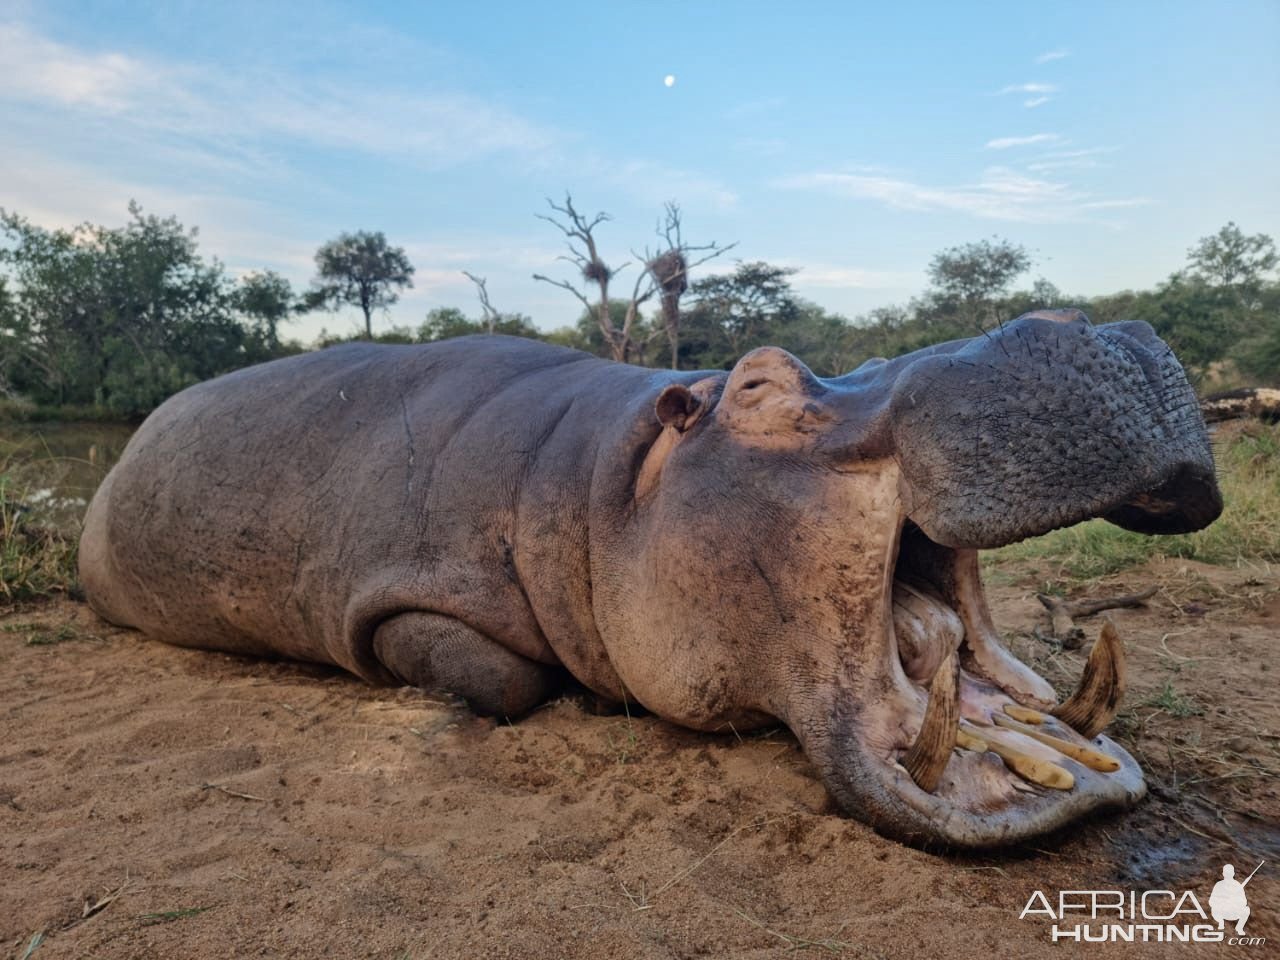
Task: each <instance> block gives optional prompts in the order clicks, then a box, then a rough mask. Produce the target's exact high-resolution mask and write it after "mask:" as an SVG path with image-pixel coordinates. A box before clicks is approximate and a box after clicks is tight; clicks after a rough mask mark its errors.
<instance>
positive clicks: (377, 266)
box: [0, 204, 1280, 417]
mask: <svg viewBox="0 0 1280 960" xmlns="http://www.w3.org/2000/svg"><path fill="white" fill-rule="evenodd" d="M569 209H571V210H572V207H571V206H570V207H569ZM677 226H678V220H677ZM688 249H694V248H684V249H683V250H682V249H681V248H679V247H674V248H672V250H674V252H675V254H683V253H684V251H685V250H688ZM723 249H728V248H723ZM673 256H674V254H673V253H672V252H671V251H670V250H669V251H668V252H666V253H664V254H662V255H660V256H655V257H654V258H653V259H652V260H650V261H649V263H648V264H646V265H645V267H644V269H647V270H649V271H650V272H651V273H652V276H653V280H654V282H653V284H652V291H653V293H654V294H657V296H655V297H654V300H653V304H654V305H653V306H652V307H650V306H649V302H648V301H647V299H643V298H637V297H635V296H633V297H632V298H631V299H630V300H626V299H615V298H613V297H609V296H608V288H607V284H606V285H600V284H598V279H599V276H600V271H601V270H604V269H607V268H604V267H603V264H602V263H599V262H596V261H593V262H591V263H589V264H588V267H587V269H586V270H584V271H583V275H584V277H585V278H586V280H588V281H595V282H596V283H597V287H598V289H600V290H601V292H602V293H603V294H604V296H603V298H602V299H601V300H600V303H599V304H592V303H590V302H588V300H587V299H586V298H584V297H583V296H582V295H581V294H576V291H571V292H575V295H577V297H578V300H580V301H582V302H581V303H578V304H576V309H575V313H576V314H577V319H576V322H574V323H572V324H570V325H567V326H564V327H561V328H559V329H555V330H551V331H541V330H538V329H537V328H536V327H535V326H534V325H533V322H532V321H531V320H530V318H529V317H528V316H526V315H524V314H521V313H518V312H501V311H499V310H496V309H495V308H494V307H493V306H492V305H491V304H490V303H489V300H488V296H487V293H486V292H485V289H484V285H483V280H481V279H480V278H476V277H472V279H473V280H476V281H477V286H478V292H479V294H480V306H481V308H482V309H481V310H480V311H479V312H478V314H475V315H472V314H468V313H467V312H466V311H465V310H464V309H462V308H460V307H457V306H449V307H439V308H436V309H433V310H431V311H430V312H428V313H427V314H426V315H425V316H424V317H423V320H422V322H421V323H420V324H418V325H417V326H393V327H391V328H389V329H387V330H384V331H381V332H376V333H375V332H374V331H373V330H372V323H371V316H372V314H373V312H374V311H375V310H381V309H385V307H387V306H389V305H390V304H391V303H394V302H395V300H396V298H397V295H398V292H399V291H400V290H402V289H403V288H404V287H407V286H412V275H413V265H412V264H410V263H409V262H408V258H407V257H406V256H405V255H404V251H403V250H401V249H400V248H396V247H391V246H390V245H388V244H387V242H386V238H385V237H383V236H382V234H376V233H356V234H343V235H342V236H341V237H339V238H338V239H337V240H335V241H332V242H330V243H328V244H325V245H323V246H322V247H320V249H319V250H318V251H317V255H316V263H317V275H316V279H315V280H314V281H313V283H312V285H311V287H310V288H308V289H306V290H303V291H295V290H294V289H293V288H292V286H291V285H290V283H289V282H288V280H286V279H285V278H284V277H282V276H281V275H279V274H278V273H275V272H273V271H271V270H261V271H258V272H254V273H248V274H245V275H244V276H242V277H240V278H239V279H236V278H234V277H232V276H231V275H230V274H229V273H228V272H227V270H226V268H225V267H224V266H223V265H222V264H221V263H220V262H219V261H218V260H216V259H206V258H204V257H203V256H202V255H201V254H200V252H199V249H198V244H197V231H196V230H195V229H189V228H187V227H185V226H183V225H182V224H181V223H179V222H178V220H177V219H176V218H173V217H166V218H161V217H157V216H154V215H149V214H145V213H144V212H143V211H142V210H141V208H139V207H138V206H137V205H136V204H130V206H129V219H128V221H127V222H126V223H125V225H124V226H121V227H106V226H99V225H94V224H84V225H82V226H80V227H77V228H75V229H72V230H57V229H55V230H50V229H46V228H43V227H39V226H36V225H34V224H32V223H31V222H30V221H29V220H27V219H26V218H24V217H22V216H21V215H20V214H18V213H15V212H12V211H5V210H0V400H7V401H10V402H11V406H12V405H14V404H16V405H19V406H21V405H28V406H35V407H38V408H51V407H76V408H80V409H82V410H85V409H92V410H94V411H98V412H101V413H105V414H109V415H116V416H120V417H136V416H140V415H143V414H145V413H147V412H149V411H150V410H152V409H154V408H155V407H156V406H157V405H159V404H160V403H161V402H162V401H163V400H164V399H165V398H166V397H168V396H170V395H171V394H173V393H175V392H177V391H179V390H182V389H184V388H185V387H188V386H190V385H192V384H194V383H197V382H199V381H201V380H204V379H208V378H210V377H214V376H218V375H220V374H223V373H227V372H229V371H231V370H235V369H237V368H240V367H244V366H247V365H250V364H253V363H259V362H262V361H264V360H270V359H274V358H277V357H281V356H286V355H289V354H292V353H299V352H302V351H304V350H307V349H315V348H318V347H325V346H330V345H332V344H335V343H339V342H344V341H346V340H353V339H371V340H373V341H375V342H380V343H425V342H431V341H435V340H443V339H448V338H450V337H457V336H466V335H472V334H489V333H497V334H507V335H512V336H520V337H528V338H531V339H537V340H543V341H546V342H550V343H555V344H560V345H562V346H567V347H574V348H577V349H580V350H585V351H587V352H589V353H593V354H596V355H598V356H603V357H610V356H613V357H617V356H619V355H621V354H620V353H619V349H618V342H617V337H618V333H619V332H620V331H622V330H624V329H625V331H626V336H627V344H626V353H625V355H626V357H627V358H628V360H629V361H630V362H633V363H639V364H641V365H646V366H654V367H678V368H680V369H686V370H696V369H727V368H728V367H730V366H732V365H733V363H734V362H735V361H736V360H737V359H738V358H739V357H740V356H742V354H743V353H745V352H747V351H748V350H751V349H753V348H755V347H758V346H763V345H766V344H770V345H774V346H779V347H782V348H784V349H786V350H789V351H790V352H792V353H794V354H795V355H796V356H798V357H799V358H800V359H801V360H803V361H804V362H805V363H807V364H808V365H809V366H810V368H811V369H812V370H813V371H814V372H815V373H817V374H818V375H820V376H830V375H834V374H838V373H844V372H847V371H849V370H851V369H853V368H855V367H857V366H858V365H859V364H861V363H863V362H864V361H866V360H868V359H870V358H872V357H877V356H880V357H894V356H898V355H900V354H903V353H908V352H910V351H912V350H916V349H919V348H921V347H925V346H928V345H930V344H933V343H939V342H942V341H946V340H953V339H957V338H961V337H970V336H974V335H977V334H979V333H981V332H982V331H984V330H988V329H990V328H992V327H994V326H996V325H998V324H1000V323H1002V322H1004V321H1007V320H1010V319H1012V318H1014V317H1016V316H1018V315H1019V314H1021V313H1025V312H1027V311H1028V310H1032V309H1037V308H1044V307H1068V306H1070V307H1079V308H1081V309H1083V310H1084V311H1085V312H1086V313H1088V314H1089V316H1090V319H1092V320H1093V321H1094V322H1095V323H1109V322H1112V321H1117V320H1145V321H1146V322H1148V323H1150V324H1151V325H1152V326H1153V327H1154V328H1155V330H1156V332H1157V333H1158V334H1159V335H1160V336H1161V337H1162V338H1164V339H1165V340H1166V341H1167V342H1168V343H1169V344H1170V346H1172V347H1173V349H1174V351H1175V352H1176V353H1177V355H1178V357H1179V359H1180V360H1181V361H1182V363H1183V365H1184V367H1186V369H1187V371H1188V373H1189V374H1190V376H1191V377H1192V379H1193V381H1195V382H1196V384H1197V385H1198V386H1199V387H1200V388H1201V389H1202V390H1212V389H1225V388H1230V387H1236V386H1246V385H1251V386H1280V279H1278V278H1277V275H1276V267H1277V254H1276V249H1275V244H1274V242H1273V240H1272V238H1271V237H1269V236H1266V235H1264V234H1254V235H1247V234H1245V233H1243V232H1242V231H1241V230H1240V229H1239V228H1238V227H1237V226H1236V225H1235V224H1234V223H1228V224H1227V225H1226V226H1224V227H1223V228H1222V229H1221V230H1219V231H1218V232H1217V233H1215V234H1213V235H1211V236H1208V237H1204V238H1201V239H1200V240H1198V241H1196V242H1195V243H1194V244H1193V245H1192V246H1191V247H1190V248H1189V250H1188V254H1187V260H1186V263H1185V264H1183V265H1181V266H1180V267H1179V268H1177V269H1176V270H1174V272H1172V273H1171V274H1170V275H1169V277H1168V278H1167V279H1166V280H1165V281H1163V282H1162V283H1160V284H1158V285H1156V286H1155V287H1154V288H1153V289H1149V290H1126V291H1123V292H1120V293H1115V294H1108V295H1104V296H1094V297H1083V296H1076V295H1071V294H1069V293H1064V292H1063V291H1061V290H1059V289H1058V288H1057V287H1056V286H1054V285H1053V284H1052V283H1051V282H1050V281H1049V280H1047V279H1045V278H1044V277H1034V278H1031V273H1032V267H1033V266H1034V263H1033V261H1032V258H1031V257H1030V255H1029V254H1028V252H1027V251H1026V250H1025V248H1023V247H1021V246H1019V245H1017V244H1014V243H1010V242H1009V241H1007V240H1002V239H999V238H991V239H987V240H980V241H977V242H974V243H969V244H964V245H961V246H958V247H952V248H949V249H947V250H943V251H939V252H938V253H937V254H936V255H935V256H934V258H933V259H932V261H931V262H930V264H929V267H928V277H929V285H928V286H927V287H926V289H925V290H923V291H922V292H921V293H920V294H919V295H917V296H916V297H914V298H912V299H911V300H910V301H909V302H907V303H905V304H892V305H885V306H883V307H879V308H876V309H874V310H871V311H868V312H867V313H865V314H861V315H859V316H856V317H853V318H847V317H844V316H842V315H840V314H837V313H833V312H830V311H828V310H826V309H825V308H823V307H822V306H820V305H819V304H816V303H813V302H810V301H808V300H805V299H803V298H801V297H799V296H798V295H797V294H796V293H795V292H794V290H793V289H792V286H791V279H792V276H793V275H794V274H795V272H796V271H794V270H791V269H787V268H784V267H779V266H776V265H773V264H769V263H766V262H763V261H751V260H740V261H737V262H736V263H735V264H734V265H733V267H732V269H731V270H728V271H724V270H723V268H722V269H721V271H720V272H716V273H706V274H704V275H702V276H695V275H693V274H694V273H695V271H694V270H691V269H689V270H686V269H685V267H684V264H685V262H686V261H685V260H684V259H680V260H678V261H677V260H673V259H672V257H673ZM673 263H674V264H677V266H678V267H679V269H678V270H674V271H673V269H672V267H671V264H673ZM592 270H594V271H595V273H594V274H593V273H592ZM663 270H666V271H667V273H666V274H663V273H662V271H663ZM468 276H470V274H468ZM540 279H545V278H540ZM606 279H607V275H606ZM557 285H561V286H565V288H566V289H569V285H568V284H567V283H563V284H561V283H558V284H557ZM636 289H637V290H639V289H640V285H639V284H637V286H636ZM565 303H566V307H567V308H568V307H570V306H571V305H574V301H573V300H572V299H569V298H566V301H565ZM606 303H607V314H606V311H605V310H604V308H603V305H604V304H606ZM344 305H346V306H354V307H357V308H359V309H362V310H363V313H364V320H365V329H364V332H363V333H362V334H360V335H358V336H348V337H343V336H333V335H329V334H327V333H324V332H322V334H321V336H320V337H319V338H318V340H317V341H316V343H315V344H313V345H304V344H302V343H300V342H299V341H297V340H296V339H288V338H287V337H286V336H285V332H286V331H285V329H284V328H286V327H287V325H288V323H289V321H290V320H292V319H294V318H296V317H297V316H299V315H300V314H303V313H306V312H309V311H314V310H321V309H329V310H332V309H336V308H338V307H341V306H344ZM642 307H644V308H647V309H641V308H642ZM566 312H567V311H566ZM673 347H674V350H675V356H674V357H673V355H672V351H673Z"/></svg>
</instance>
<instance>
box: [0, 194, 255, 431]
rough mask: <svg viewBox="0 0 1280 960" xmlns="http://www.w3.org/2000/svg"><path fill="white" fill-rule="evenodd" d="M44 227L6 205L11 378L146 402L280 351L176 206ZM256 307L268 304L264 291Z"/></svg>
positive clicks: (118, 403) (45, 389) (10, 382)
mask: <svg viewBox="0 0 1280 960" xmlns="http://www.w3.org/2000/svg"><path fill="white" fill-rule="evenodd" d="M129 215H130V220H129V222H128V223H127V224H126V225H125V226H124V227H120V228H109V227H103V226H96V225H93V224H84V225H82V226H80V227H77V228H76V229H74V230H44V229H42V228H40V227H37V226H34V225H33V224H31V223H30V222H29V221H27V220H25V219H24V218H22V217H21V216H19V215H17V214H14V213H9V212H5V211H0V239H3V241H4V246H2V247H0V276H3V277H4V281H5V282H4V295H3V297H0V387H3V388H4V389H5V391H6V392H8V393H10V394H19V395H22V396H25V397H27V398H28V399H30V400H31V401H33V402H35V403H36V404H38V405H66V404H71V405H84V406H95V407H105V408H107V409H109V410H111V411H112V412H114V413H115V414H117V415H122V416H129V415H135V414H139V413H145V412H147V411H149V410H151V409H152V408H154V407H155V406H156V405H157V404H159V403H160V402H161V401H162V400H164V399H165V398H166V397H168V396H169V395H170V394H173V393H175V392H177V391H178V390H181V389H183V388H184V387H187V386H190V385H191V384H194V383H197V382H199V381H200V380H204V379H207V378H209V377H212V376H216V375H218V374H220V373H224V372H226V371H228V370H233V369H235V368H237V367H241V366H244V365H246V364H248V363H255V362H257V361H260V360H265V359H269V358H270V357H271V356H274V355H277V353H278V352H279V351H280V345H279V341H278V339H277V338H276V336H275V326H274V323H271V324H266V325H265V326H264V324H262V323H260V322H256V320H255V319H254V318H253V317H252V316H249V315H248V314H247V313H246V312H244V310H243V307H244V301H243V300H242V294H241V293H240V291H238V290H237V288H236V287H235V285H234V284H233V283H232V281H231V280H230V279H229V278H228V277H227V275H226V273H225V271H224V270H223V268H222V265H221V264H219V263H217V262H213V263H208V262H206V261H205V260H203V259H202V258H201V257H200V255H199V253H198V252H197V246H196V234H195V231H194V230H187V229H186V228H184V227H183V226H182V225H181V224H180V223H178V221H177V220H175V219H174V218H172V217H169V218H164V219H161V218H159V217H156V216H152V215H144V214H143V212H142V210H141V209H140V208H139V207H138V206H137V204H130V206H129ZM252 309H259V306H258V305H257V301H254V305H253V307H252Z"/></svg>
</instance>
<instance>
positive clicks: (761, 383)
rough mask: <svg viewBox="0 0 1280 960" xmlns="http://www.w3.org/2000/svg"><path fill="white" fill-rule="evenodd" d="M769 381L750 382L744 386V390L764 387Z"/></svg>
mask: <svg viewBox="0 0 1280 960" xmlns="http://www.w3.org/2000/svg"><path fill="white" fill-rule="evenodd" d="M768 382H769V381H768V380H748V381H747V382H746V383H744V384H743V385H742V389H743V390H754V389H755V388H756V387H763V386H764V385H765V384H766V383H768Z"/></svg>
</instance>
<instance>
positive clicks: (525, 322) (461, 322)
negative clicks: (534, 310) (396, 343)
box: [418, 307, 541, 343]
mask: <svg viewBox="0 0 1280 960" xmlns="http://www.w3.org/2000/svg"><path fill="white" fill-rule="evenodd" d="M493 332H494V333H500V334H505V335H506V336H508V337H528V338H529V339H532V340H537V339H538V338H539V337H540V336H541V334H540V333H539V331H538V328H537V327H535V326H534V325H533V321H532V320H530V319H529V318H528V317H526V316H525V315H524V314H523V313H501V314H498V317H497V320H496V321H495V322H494V325H493ZM487 333H489V328H488V326H487V325H486V324H485V323H484V321H482V320H472V319H470V318H469V317H468V316H467V315H466V314H464V313H463V312H462V311H461V310H459V309H457V308H456V307H438V308H437V309H435V310H432V311H431V312H430V313H428V314H427V319H426V321H425V322H424V323H423V324H422V326H421V327H419V328H418V340H419V342H421V343H429V342H430V341H432V340H448V339H450V338H451V337H469V336H474V335H476V334H487Z"/></svg>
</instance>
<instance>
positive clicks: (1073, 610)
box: [1036, 587, 1158, 650]
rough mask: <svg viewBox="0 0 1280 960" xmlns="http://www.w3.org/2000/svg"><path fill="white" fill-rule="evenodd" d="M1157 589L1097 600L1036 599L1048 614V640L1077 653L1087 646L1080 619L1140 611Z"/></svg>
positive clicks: (1040, 596)
mask: <svg viewBox="0 0 1280 960" xmlns="http://www.w3.org/2000/svg"><path fill="white" fill-rule="evenodd" d="M1157 589H1158V588H1157V587H1148V588H1147V589H1146V590H1140V591H1139V592H1137V593H1126V594H1124V595H1122V596H1116V597H1098V598H1097V599H1094V600H1064V599H1062V598H1061V597H1054V596H1050V595H1049V594H1047V593H1037V594H1036V599H1037V600H1039V601H1040V603H1041V605H1043V606H1044V608H1045V610H1047V611H1048V612H1049V637H1050V638H1051V639H1053V640H1057V641H1058V642H1059V643H1061V644H1062V646H1063V647H1064V648H1066V649H1067V650H1075V649H1078V648H1079V647H1080V645H1081V644H1082V643H1083V642H1084V631H1083V630H1081V629H1080V628H1079V627H1077V626H1076V619H1077V618H1079V617H1091V616H1093V615H1094V614H1095V613H1101V612H1102V611H1103V610H1116V609H1119V608H1121V607H1140V606H1142V605H1143V604H1145V603H1146V602H1147V601H1148V600H1150V599H1151V598H1152V597H1153V596H1155V594H1156V590H1157Z"/></svg>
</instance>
